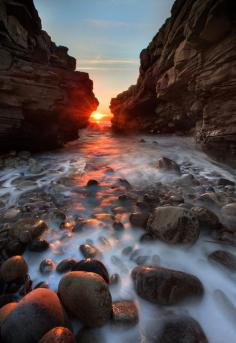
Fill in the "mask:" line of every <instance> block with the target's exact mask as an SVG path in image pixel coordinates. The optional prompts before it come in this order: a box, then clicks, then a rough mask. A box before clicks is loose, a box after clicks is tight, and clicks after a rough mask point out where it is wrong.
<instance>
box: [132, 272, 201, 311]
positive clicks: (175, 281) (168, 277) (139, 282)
mask: <svg viewBox="0 0 236 343" xmlns="http://www.w3.org/2000/svg"><path fill="white" fill-rule="evenodd" d="M132 278H133V281H134V286H135V289H136V292H137V293H138V295H139V296H140V297H141V298H143V299H145V300H148V301H150V302H153V303H157V304H160V305H175V304H177V303H180V302H181V301H183V300H185V299H187V298H192V297H201V296H202V295H203V286H202V283H201V281H200V280H199V279H198V278H197V277H196V276H194V275H191V274H187V273H184V272H180V271H176V270H171V269H167V268H161V267H157V266H138V267H136V268H134V269H133V270H132Z"/></svg>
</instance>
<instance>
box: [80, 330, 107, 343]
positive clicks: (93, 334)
mask: <svg viewBox="0 0 236 343" xmlns="http://www.w3.org/2000/svg"><path fill="white" fill-rule="evenodd" d="M76 341H77V343H108V342H106V341H105V339H104V337H103V334H102V332H101V330H99V329H88V328H82V329H81V330H80V331H79V332H78V334H77V335H76Z"/></svg>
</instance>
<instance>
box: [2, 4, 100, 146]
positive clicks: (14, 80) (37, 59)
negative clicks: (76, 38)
mask: <svg viewBox="0 0 236 343" xmlns="http://www.w3.org/2000/svg"><path fill="white" fill-rule="evenodd" d="M67 52H68V49H67V48H66V47H63V46H59V47H57V46H56V45H55V43H53V42H52V41H51V38H50V37H49V35H48V34H47V33H46V32H45V31H43V30H42V27H41V20H40V18H39V16H38V12H37V10H36V9H35V7H34V4H33V0H0V150H6V149H10V148H13V149H16V148H20V149H23V148H26V149H31V150H40V149H45V148H53V147H57V146H61V145H62V144H63V143H64V142H66V141H69V140H73V139H76V138H77V137H78V129H79V128H82V127H84V126H86V124H87V121H88V117H89V115H90V114H91V112H93V111H94V110H96V108H97V106H98V101H97V99H96V98H95V96H94V94H93V83H92V81H91V80H90V79H89V76H88V74H87V73H82V72H77V71H75V68H76V60H75V59H74V58H73V57H70V56H69V55H68V54H67Z"/></svg>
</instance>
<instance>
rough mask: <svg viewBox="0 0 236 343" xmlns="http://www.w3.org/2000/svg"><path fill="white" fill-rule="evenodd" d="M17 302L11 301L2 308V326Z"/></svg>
mask: <svg viewBox="0 0 236 343" xmlns="http://www.w3.org/2000/svg"><path fill="white" fill-rule="evenodd" d="M16 306H17V303H16V302H15V303H9V304H7V305H5V306H3V307H1V308H0V328H1V326H2V324H3V322H4V320H5V319H6V318H7V316H8V315H9V314H10V313H11V312H12V311H13V310H14V309H15V308H16Z"/></svg>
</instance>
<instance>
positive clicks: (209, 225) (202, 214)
mask: <svg viewBox="0 0 236 343" xmlns="http://www.w3.org/2000/svg"><path fill="white" fill-rule="evenodd" d="M191 212H192V213H193V214H194V215H195V216H196V217H197V219H198V222H199V226H200V229H207V230H218V229H219V228H220V227H221V226H222V225H221V223H220V221H219V219H218V217H217V215H215V213H213V212H212V211H210V210H209V209H207V208H204V207H197V206H194V207H192V208H191Z"/></svg>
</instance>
